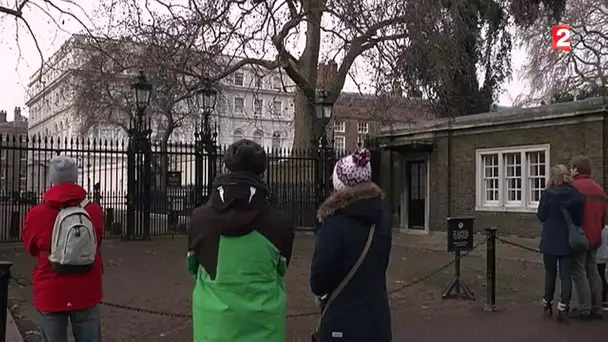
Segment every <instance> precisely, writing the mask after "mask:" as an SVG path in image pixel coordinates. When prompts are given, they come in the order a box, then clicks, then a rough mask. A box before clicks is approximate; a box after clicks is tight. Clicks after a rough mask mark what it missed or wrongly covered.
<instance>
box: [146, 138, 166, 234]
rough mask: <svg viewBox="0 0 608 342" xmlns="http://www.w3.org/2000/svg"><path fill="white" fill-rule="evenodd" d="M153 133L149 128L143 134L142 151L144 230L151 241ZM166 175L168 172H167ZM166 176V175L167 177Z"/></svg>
mask: <svg viewBox="0 0 608 342" xmlns="http://www.w3.org/2000/svg"><path fill="white" fill-rule="evenodd" d="M151 133H152V131H151V130H150V129H149V128H146V130H145V131H143V132H142V136H141V142H140V143H141V146H140V147H141V149H142V152H143V156H142V157H143V158H142V159H143V160H142V161H143V163H142V164H143V165H141V166H142V170H141V174H142V178H143V182H141V186H142V189H141V190H142V191H141V192H140V194H141V206H142V208H141V209H142V215H143V217H142V220H141V223H142V228H143V238H144V239H145V240H149V239H150V224H151V222H150V221H151V210H150V207H151V204H152V203H151V198H152V144H151V143H150V134H151ZM164 171H167V170H164ZM165 173H166V172H165ZM165 176H166V175H165Z"/></svg>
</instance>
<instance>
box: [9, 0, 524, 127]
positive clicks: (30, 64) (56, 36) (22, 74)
mask: <svg viewBox="0 0 608 342" xmlns="http://www.w3.org/2000/svg"><path fill="white" fill-rule="evenodd" d="M1 3H4V2H3V1H0V4H1ZM81 3H83V2H81ZM84 3H85V4H86V3H89V2H84ZM90 3H94V2H90ZM90 3H89V5H86V6H92V5H90ZM84 9H85V10H86V11H90V10H91V8H84ZM74 11H75V13H78V10H74ZM26 15H27V17H28V18H30V20H29V23H30V25H31V27H32V30H33V31H34V32H35V34H36V39H37V41H38V44H39V46H40V48H41V50H42V54H43V56H44V58H45V59H46V58H49V57H50V56H51V55H52V54H53V53H54V52H55V51H56V50H57V49H58V48H59V47H61V45H62V44H63V42H65V40H66V39H67V38H69V36H70V35H71V33H74V32H78V31H80V29H81V26H80V25H79V24H78V23H77V22H76V21H75V20H74V19H72V18H69V17H59V16H56V18H57V17H59V19H58V20H56V22H57V24H59V28H58V26H57V24H56V23H54V22H53V21H52V20H50V19H49V18H48V16H45V15H44V14H42V13H41V12H33V11H30V12H28V13H26ZM31 18H38V19H40V18H43V19H44V20H36V19H31ZM79 18H80V19H81V20H84V21H86V16H84V15H79ZM15 27H16V25H15V21H14V19H12V18H11V17H6V16H4V17H2V16H0V51H1V53H0V110H2V109H3V110H6V111H7V112H8V115H9V119H10V118H12V114H13V108H14V107H23V108H24V112H25V113H27V109H26V108H25V97H26V87H27V83H28V80H29V77H30V76H31V75H32V74H33V72H34V71H35V70H36V69H38V68H39V67H40V63H41V58H40V54H39V53H38V51H37V49H36V45H35V44H34V41H33V39H32V38H31V36H30V35H29V33H28V32H27V31H25V30H23V29H21V28H20V29H19V30H18V32H17V30H16V29H15ZM525 57H526V56H525V53H524V52H523V50H515V51H513V69H514V75H515V76H514V80H513V81H512V82H509V83H508V84H506V85H505V91H504V93H503V94H502V95H501V96H500V99H499V103H500V104H501V105H505V106H508V105H511V104H512V102H513V100H514V99H515V98H516V97H517V95H519V94H521V93H522V92H523V91H524V84H523V83H522V82H520V81H518V80H517V76H516V75H517V71H518V70H519V68H520V67H521V65H522V63H523V62H524V61H525ZM344 90H346V91H349V90H350V91H355V90H356V88H355V86H354V83H353V82H352V81H350V80H349V81H347V84H346V86H345V89H344Z"/></svg>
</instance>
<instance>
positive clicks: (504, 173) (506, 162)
mask: <svg viewBox="0 0 608 342" xmlns="http://www.w3.org/2000/svg"><path fill="white" fill-rule="evenodd" d="M549 153H550V148H549V145H533V146H517V147H507V148H496V149H480V150H477V151H476V180H477V182H476V183H477V184H476V191H475V194H476V196H475V197H476V210H481V211H483V210H486V211H528V212H533V211H535V210H536V208H537V207H538V202H539V201H540V194H541V192H542V190H543V189H544V188H545V185H546V184H547V181H548V177H549V168H550V167H551V166H550V163H549Z"/></svg>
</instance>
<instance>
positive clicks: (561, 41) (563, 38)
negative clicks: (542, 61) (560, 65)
mask: <svg viewBox="0 0 608 342" xmlns="http://www.w3.org/2000/svg"><path fill="white" fill-rule="evenodd" d="M551 46H552V47H553V48H554V49H556V50H562V51H570V25H567V24H564V25H556V26H553V27H552V28H551Z"/></svg>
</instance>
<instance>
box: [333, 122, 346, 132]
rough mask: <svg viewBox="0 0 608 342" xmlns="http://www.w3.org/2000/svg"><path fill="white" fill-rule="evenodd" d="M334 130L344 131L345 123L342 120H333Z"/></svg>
mask: <svg viewBox="0 0 608 342" xmlns="http://www.w3.org/2000/svg"><path fill="white" fill-rule="evenodd" d="M334 132H336V133H344V132H346V123H345V122H344V121H338V120H336V121H334Z"/></svg>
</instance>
